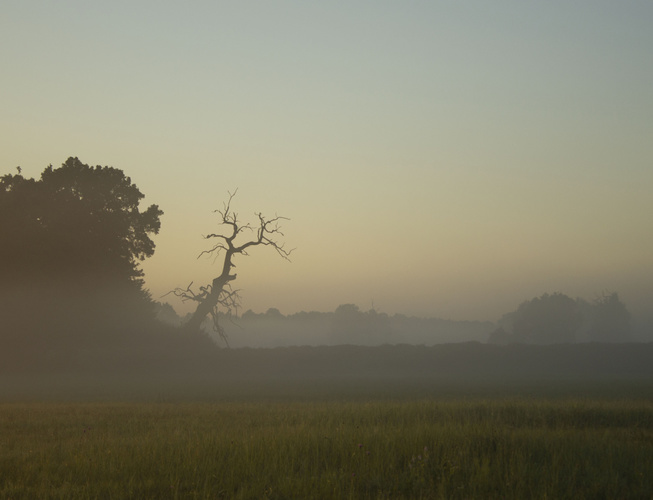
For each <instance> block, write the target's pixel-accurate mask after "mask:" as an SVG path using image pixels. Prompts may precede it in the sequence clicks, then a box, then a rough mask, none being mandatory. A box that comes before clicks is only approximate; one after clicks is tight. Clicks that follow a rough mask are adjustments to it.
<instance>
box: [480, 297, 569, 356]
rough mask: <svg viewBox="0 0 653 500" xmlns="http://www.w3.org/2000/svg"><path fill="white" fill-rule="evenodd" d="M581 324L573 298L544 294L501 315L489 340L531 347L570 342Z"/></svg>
mask: <svg viewBox="0 0 653 500" xmlns="http://www.w3.org/2000/svg"><path fill="white" fill-rule="evenodd" d="M581 324H582V316H581V313H580V310H579V308H578V304H577V303H576V301H575V300H574V299H572V298H570V297H568V296H567V295H564V294H561V293H554V294H551V295H549V294H548V293H545V294H544V295H542V296H541V297H536V298H534V299H532V300H530V301H526V302H524V303H522V304H521V305H520V306H519V308H518V309H517V310H516V311H514V312H512V313H509V314H506V315H504V316H503V317H502V318H501V320H500V321H499V326H500V329H499V330H497V331H495V332H494V333H493V335H492V337H491V341H494V342H497V343H506V342H509V341H512V342H524V343H533V344H554V343H563V342H574V341H575V340H576V332H577V331H578V329H579V328H580V326H581Z"/></svg>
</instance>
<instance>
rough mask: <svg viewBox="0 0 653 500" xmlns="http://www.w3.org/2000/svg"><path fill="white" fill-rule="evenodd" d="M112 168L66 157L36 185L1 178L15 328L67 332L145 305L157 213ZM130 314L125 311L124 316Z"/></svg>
mask: <svg viewBox="0 0 653 500" xmlns="http://www.w3.org/2000/svg"><path fill="white" fill-rule="evenodd" d="M143 197H144V195H143V194H142V193H141V192H140V190H139V189H138V187H137V186H136V185H135V184H133V183H132V182H131V179H130V178H129V177H126V176H125V174H124V173H123V171H122V170H119V169H117V168H113V167H101V166H96V167H92V166H89V165H86V164H83V163H82V162H81V161H80V160H79V159H77V158H69V159H68V160H66V162H65V163H64V164H63V165H62V166H61V167H60V168H53V167H52V166H51V165H50V166H49V167H47V168H46V169H45V170H44V171H43V173H42V174H41V178H40V179H38V180H36V179H29V178H25V177H23V176H22V175H21V173H20V169H19V173H18V175H10V174H9V175H5V176H3V177H1V178H0V241H2V245H0V275H1V276H2V285H1V289H0V298H1V299H2V302H1V304H2V305H3V306H4V307H5V308H9V307H11V310H7V311H6V314H5V315H11V316H13V318H14V320H15V323H14V326H16V325H18V326H25V327H27V326H29V325H28V323H29V324H32V326H33V327H35V328H39V329H43V328H44V327H47V329H50V330H51V329H52V328H55V327H56V326H57V325H59V327H60V329H62V330H67V329H69V325H70V324H73V323H75V322H76V321H78V320H79V319H80V318H85V319H86V320H87V323H89V322H98V321H103V320H106V319H107V318H109V317H113V318H119V317H121V316H129V314H132V313H133V312H134V311H135V310H137V309H139V308H140V309H143V306H144V304H147V303H149V302H150V301H149V295H148V293H147V292H146V291H145V290H144V288H143V281H142V276H143V272H142V271H141V269H140V267H139V263H140V261H142V260H143V259H145V258H147V257H150V256H151V255H152V254H153V253H154V247H155V245H154V242H153V241H152V239H151V238H150V235H152V234H156V233H158V231H159V228H160V220H159V218H160V216H161V215H162V213H163V212H162V211H161V210H159V207H158V206H157V205H151V206H150V207H148V208H147V209H146V210H144V211H142V212H141V211H140V209H139V204H140V202H141V200H142V199H143ZM130 308H131V309H132V311H131V312H128V309H130Z"/></svg>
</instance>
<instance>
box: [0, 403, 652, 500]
mask: <svg viewBox="0 0 653 500" xmlns="http://www.w3.org/2000/svg"><path fill="white" fill-rule="evenodd" d="M0 440H1V443H0V444H1V447H0V498H3V499H20V498H62V499H64V498H65V499H75V498H85V499H86V498H134V499H144V498H156V499H162V498H236V499H238V498H240V499H246V498H270V499H273V498H276V499H281V498H319V499H329V498H334V499H335V498H337V499H342V498H446V499H455V498H461V499H462V498H482V499H485V498H514V499H524V498H554V499H565V498H574V499H583V498H587V499H590V498H591V499H599V498H606V499H616V498H642V499H644V498H653V474H652V473H651V471H653V400H651V399H647V398H628V399H620V398H607V399H603V398H595V397H592V398H589V399H585V398H578V397H571V398H570V397H562V398H548V397H546V398H544V397H498V396H495V397H492V398H483V397H480V396H473V397H467V398H453V397H449V398H432V397H431V398H421V399H401V398H399V399H396V398H395V399H392V398H385V399H383V398H378V399H364V398H349V399H341V400H338V399H337V398H327V399H313V400H305V401H297V400H295V401H293V400H281V399H280V400H274V399H273V398H270V399H262V398H259V399H255V400H251V401H247V400H239V401H235V400H233V401H214V402H205V403H198V402H178V403H171V402H149V403H143V402H140V403H139V402H128V403H125V402H123V403H112V402H95V403H82V402H69V403H55V402H51V403H44V402H40V403H36V402H35V403H17V402H13V403H3V404H0Z"/></svg>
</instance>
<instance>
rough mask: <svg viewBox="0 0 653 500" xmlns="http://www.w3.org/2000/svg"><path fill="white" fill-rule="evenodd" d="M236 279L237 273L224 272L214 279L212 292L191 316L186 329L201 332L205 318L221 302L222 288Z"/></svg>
mask: <svg viewBox="0 0 653 500" xmlns="http://www.w3.org/2000/svg"><path fill="white" fill-rule="evenodd" d="M235 279H236V275H235V274H224V273H223V274H222V275H221V276H218V277H217V278H216V279H214V280H213V285H212V287H211V293H210V294H208V295H207V296H206V297H205V298H204V300H202V302H200V303H199V304H198V305H197V309H195V312H194V313H193V315H192V316H191V318H190V320H188V323H186V329H187V330H188V331H190V332H199V331H200V329H201V327H202V323H203V322H204V318H206V317H207V316H208V315H209V314H210V313H211V311H212V310H213V308H214V307H215V306H217V305H218V303H219V302H220V295H221V294H222V289H223V288H224V287H225V285H226V284H227V283H229V282H230V281H232V280H235Z"/></svg>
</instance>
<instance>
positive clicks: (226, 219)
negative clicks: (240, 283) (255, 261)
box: [172, 191, 292, 343]
mask: <svg viewBox="0 0 653 500" xmlns="http://www.w3.org/2000/svg"><path fill="white" fill-rule="evenodd" d="M236 192H237V191H234V192H233V193H228V194H229V199H228V201H227V202H226V203H225V204H224V206H223V209H222V210H215V211H214V213H217V214H218V215H219V216H220V222H219V225H221V226H226V229H225V231H223V232H224V233H226V234H222V233H214V234H208V235H206V236H204V239H207V240H217V243H215V245H213V247H212V248H210V249H209V250H204V251H203V252H201V253H200V254H199V255H198V256H197V258H198V259H199V258H200V257H201V256H202V255H213V256H215V257H216V258H217V257H218V256H220V255H223V257H224V258H223V261H222V272H221V273H220V275H219V276H218V277H216V278H214V279H213V281H212V283H211V284H209V285H206V286H201V287H200V288H199V291H198V292H194V291H193V290H192V286H193V283H191V284H190V285H188V287H186V288H185V289H184V288H176V289H175V290H173V291H172V293H173V294H174V295H175V296H177V297H179V298H181V299H182V300H183V301H187V300H191V301H194V302H197V308H196V309H195V312H194V313H193V315H192V316H191V318H190V320H189V321H188V322H187V323H186V328H187V329H188V330H190V331H194V332H197V331H199V330H200V327H201V325H202V322H203V321H204V319H205V318H206V317H207V316H208V315H211V318H212V319H213V328H214V330H215V331H216V332H217V333H218V335H220V337H221V338H222V339H223V340H224V341H225V343H226V342H227V337H226V335H225V331H224V328H223V327H222V325H221V324H220V321H219V318H220V316H222V315H225V316H231V315H232V313H234V312H237V310H238V307H239V305H240V295H239V290H236V289H234V288H233V287H232V286H231V282H232V281H234V280H235V279H236V274H232V268H235V267H236V266H235V264H234V262H233V259H234V257H235V256H236V255H239V254H240V255H247V251H248V250H249V249H250V248H252V247H255V246H259V245H263V246H269V247H272V248H273V249H274V250H275V251H276V252H277V253H278V254H279V255H280V256H281V257H282V258H283V259H285V260H290V258H289V257H290V254H291V253H292V250H286V249H285V248H284V245H283V244H282V243H280V242H279V241H278V237H280V236H284V234H283V233H282V232H281V227H280V223H281V221H284V220H289V219H288V218H286V217H280V216H275V217H273V218H266V217H265V216H264V215H263V214H262V213H260V212H258V213H256V214H255V215H256V217H257V218H258V223H257V224H255V225H252V224H250V223H246V224H242V223H241V222H240V221H239V220H238V214H237V213H236V212H234V211H233V210H232V208H231V202H232V201H233V199H234V196H235V195H236ZM243 233H252V234H255V236H253V237H252V238H251V239H249V240H246V241H243ZM236 240H238V241H236ZM219 308H223V309H224V313H222V312H221V311H220V310H219Z"/></svg>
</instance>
